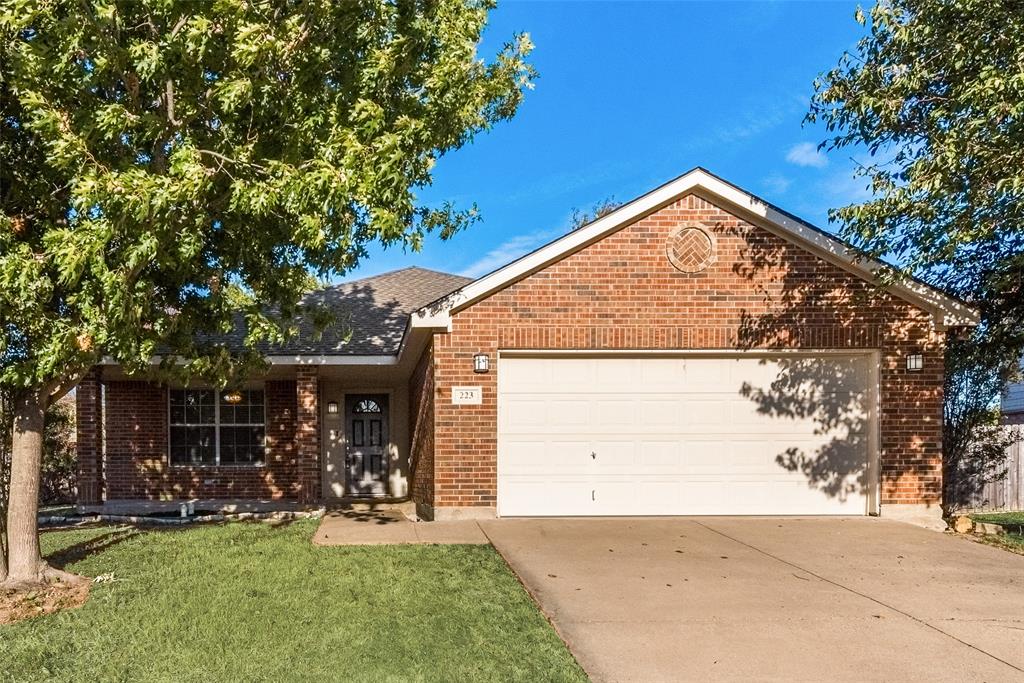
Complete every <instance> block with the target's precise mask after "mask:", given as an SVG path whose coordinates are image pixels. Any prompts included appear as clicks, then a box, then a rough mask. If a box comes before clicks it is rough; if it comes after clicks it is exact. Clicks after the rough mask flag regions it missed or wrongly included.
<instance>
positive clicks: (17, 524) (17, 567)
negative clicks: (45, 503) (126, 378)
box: [4, 390, 79, 587]
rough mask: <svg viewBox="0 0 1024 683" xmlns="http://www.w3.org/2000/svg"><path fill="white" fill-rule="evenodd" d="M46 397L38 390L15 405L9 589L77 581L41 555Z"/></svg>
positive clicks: (15, 402) (9, 535)
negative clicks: (11, 587) (41, 485)
mask: <svg viewBox="0 0 1024 683" xmlns="http://www.w3.org/2000/svg"><path fill="white" fill-rule="evenodd" d="M45 420H46V396H45V394H43V393H42V392H40V391H38V390H29V391H26V392H24V393H21V394H19V395H18V397H17V398H16V400H15V401H14V435H13V439H12V446H13V448H12V449H11V488H10V497H9V498H8V510H7V553H8V558H7V560H8V561H7V578H6V579H5V581H4V583H5V584H6V585H8V586H13V587H22V586H31V585H33V584H39V583H44V582H46V581H49V580H53V579H57V580H65V581H73V580H76V579H78V578H79V577H76V576H75V575H74V574H68V573H66V572H63V571H59V570H55V569H52V568H51V567H50V566H49V565H47V564H46V563H45V562H44V561H43V558H42V556H41V555H40V553H39V478H40V468H41V465H42V460H43V427H44V423H45Z"/></svg>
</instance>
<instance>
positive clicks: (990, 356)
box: [808, 0, 1024, 505]
mask: <svg viewBox="0 0 1024 683" xmlns="http://www.w3.org/2000/svg"><path fill="white" fill-rule="evenodd" d="M857 19H858V21H860V22H861V23H862V24H864V25H865V26H866V28H867V32H866V35H865V36H864V37H863V38H862V39H861V40H860V41H859V43H858V44H857V47H856V49H855V50H853V51H852V52H851V53H847V54H845V55H843V57H842V58H841V60H840V61H839V64H838V65H837V66H836V67H835V68H834V69H832V70H831V71H828V72H827V73H825V74H822V75H821V76H820V77H819V78H818V80H817V81H816V82H815V89H816V93H815V96H814V97H813V100H812V103H811V111H810V113H809V115H808V119H809V120H810V121H819V122H823V123H824V124H825V126H826V127H827V129H828V131H829V134H830V137H829V138H828V140H826V142H825V143H824V146H825V147H828V148H831V149H842V148H849V149H852V150H863V149H867V150H868V152H869V153H870V156H871V158H872V160H873V161H871V162H869V163H866V164H864V165H862V166H860V167H859V170H858V171H857V173H858V174H859V176H860V177H862V178H863V179H864V182H865V184H866V185H870V187H871V189H872V190H873V197H872V198H871V199H869V200H868V201H865V202H863V203H859V204H854V205H851V206H845V207H841V208H838V209H836V210H834V211H833V212H832V213H831V217H832V218H833V219H834V220H837V221H838V222H840V223H841V224H842V225H843V230H844V233H845V236H846V237H847V238H849V239H850V240H851V241H852V242H854V243H855V244H856V245H857V246H859V247H860V248H861V249H863V250H864V251H865V252H866V253H867V254H869V255H871V256H874V257H883V258H889V259H891V260H893V261H894V262H895V263H896V264H898V266H899V268H898V269H897V271H894V272H893V274H892V276H894V277H900V276H906V275H916V276H919V277H922V278H924V279H926V280H928V281H930V282H932V283H934V284H936V285H938V286H940V287H942V288H944V289H946V290H947V291H949V292H951V293H953V294H955V295H957V296H959V297H961V298H963V299H966V300H967V301H969V302H970V303H972V304H973V305H974V306H976V307H978V309H979V310H980V312H981V315H982V324H981V325H980V326H979V327H978V328H977V329H976V330H975V331H974V332H973V333H970V334H969V335H966V336H965V335H962V334H961V335H959V336H958V337H957V338H956V339H955V340H953V341H952V343H951V346H950V356H949V362H948V363H947V382H946V403H947V405H946V435H947V438H946V443H945V459H946V466H947V468H946V474H947V484H950V485H952V486H953V488H955V489H956V495H955V496H950V495H947V503H948V504H951V505H957V504H960V503H962V501H963V500H964V499H965V498H967V499H969V498H970V491H969V490H967V489H970V488H971V486H970V485H969V481H967V480H970V481H974V482H976V483H979V484H980V483H982V482H983V481H984V479H985V478H987V477H989V476H991V475H992V474H993V473H994V471H995V470H998V468H999V465H1000V464H1001V461H1002V458H1001V453H1002V452H1003V451H1002V445H1003V444H1002V439H1003V437H1002V435H1001V433H1000V431H999V430H998V429H996V428H994V427H995V424H996V423H997V422H998V411H997V410H993V402H994V401H997V400H998V396H999V392H1000V390H1001V388H1002V387H1003V386H1005V384H1006V382H1007V381H1008V380H1009V379H1011V378H1012V377H1013V376H1014V375H1015V374H1016V372H1017V368H1018V365H1017V359H1018V357H1019V354H1020V352H1021V349H1022V347H1024V3H1022V2H1021V1H1020V0H881V1H880V2H878V4H876V5H875V6H874V7H873V8H872V9H871V10H870V12H869V13H867V14H864V13H863V12H862V11H861V10H858V12H857ZM965 473H966V474H965ZM949 492H950V491H949V490H947V494H949Z"/></svg>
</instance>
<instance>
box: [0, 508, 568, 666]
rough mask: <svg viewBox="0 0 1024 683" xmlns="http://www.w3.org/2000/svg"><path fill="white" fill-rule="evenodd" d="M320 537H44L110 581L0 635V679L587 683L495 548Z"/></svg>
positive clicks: (118, 530)
mask: <svg viewBox="0 0 1024 683" xmlns="http://www.w3.org/2000/svg"><path fill="white" fill-rule="evenodd" d="M314 528H315V523H314V522H311V521H302V522H296V523H294V524H291V525H289V526H284V527H277V528H275V527H272V526H270V525H267V524H259V523H250V524H244V523H236V524H228V525H223V526H201V527H192V528H189V529H185V530H156V531H148V530H147V531H141V530H137V529H132V528H126V527H103V528H93V529H82V530H74V531H54V532H49V533H45V534H44V535H43V547H44V552H46V553H47V554H49V555H51V556H52V558H53V560H54V561H55V562H56V563H58V564H65V563H66V568H68V569H70V570H71V571H75V572H78V573H81V574H86V575H89V576H99V575H110V574H112V575H113V579H114V580H113V581H105V582H101V583H96V584H94V585H93V588H92V594H91V596H90V598H89V601H88V602H87V603H86V604H85V605H84V606H82V607H81V608H79V609H77V610H69V611H65V612H59V613H55V614H52V615H48V616H44V617H37V618H35V619H30V620H27V621H22V622H20V623H16V624H12V625H8V626H0V663H2V664H0V680H10V681H19V682H22V681H39V680H48V681H50V680H52V681H182V680H204V681H243V680H244V681H304V680H353V681H499V680H500V681H505V680H520V681H541V680H543V681H561V680H565V681H580V680H586V676H585V674H584V673H583V672H582V670H581V669H580V668H579V666H578V664H577V663H576V661H575V660H574V659H573V658H572V656H571V655H570V654H569V652H568V651H567V650H566V648H565V646H564V645H563V643H562V642H561V640H559V638H558V636H557V635H556V634H555V632H554V631H553V630H552V628H551V627H550V625H549V624H548V623H547V621H546V620H545V619H544V617H543V616H542V615H541V614H540V612H539V611H538V610H537V608H536V606H535V605H534V604H533V602H532V601H531V600H530V598H529V596H528V595H527V594H526V592H525V591H524V590H523V588H522V586H520V585H519V583H518V582H517V580H516V578H515V576H514V575H513V574H512V573H511V572H510V571H509V569H508V567H507V566H506V565H505V563H504V562H503V561H502V559H501V557H500V556H499V555H498V554H497V553H496V552H495V551H494V549H493V548H491V547H490V546H469V545H466V546H455V545H451V546H374V547H348V548H321V547H316V546H313V545H312V544H311V543H310V537H311V534H312V533H313V530H314Z"/></svg>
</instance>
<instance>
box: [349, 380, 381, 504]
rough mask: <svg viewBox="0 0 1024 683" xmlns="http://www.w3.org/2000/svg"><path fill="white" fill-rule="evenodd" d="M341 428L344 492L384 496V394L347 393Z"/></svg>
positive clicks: (353, 494) (355, 494) (354, 494)
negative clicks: (343, 441) (344, 462)
mask: <svg viewBox="0 0 1024 683" xmlns="http://www.w3.org/2000/svg"><path fill="white" fill-rule="evenodd" d="M345 430H346V433H345V437H346V439H345V443H346V470H347V473H348V477H347V480H348V481H347V489H348V494H349V495H352V496H386V495H387V493H388V443H389V439H388V397H387V395H386V394H349V395H347V396H346V397H345Z"/></svg>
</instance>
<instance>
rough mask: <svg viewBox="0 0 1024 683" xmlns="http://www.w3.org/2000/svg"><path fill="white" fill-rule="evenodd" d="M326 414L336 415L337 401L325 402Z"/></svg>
mask: <svg viewBox="0 0 1024 683" xmlns="http://www.w3.org/2000/svg"><path fill="white" fill-rule="evenodd" d="M327 412H328V413H330V414H331V415H337V414H338V402H337V401H328V402H327Z"/></svg>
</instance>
